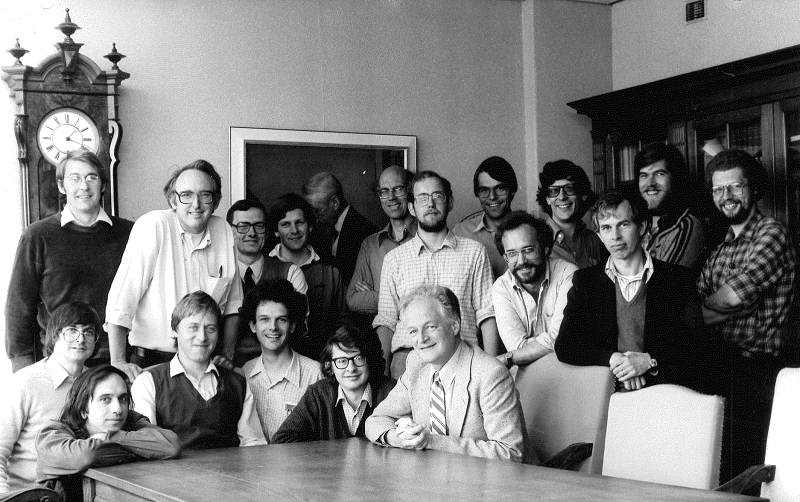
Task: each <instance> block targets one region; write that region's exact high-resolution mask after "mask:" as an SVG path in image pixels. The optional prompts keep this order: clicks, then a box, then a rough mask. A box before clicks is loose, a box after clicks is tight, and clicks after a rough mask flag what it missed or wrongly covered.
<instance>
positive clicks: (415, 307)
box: [366, 284, 535, 462]
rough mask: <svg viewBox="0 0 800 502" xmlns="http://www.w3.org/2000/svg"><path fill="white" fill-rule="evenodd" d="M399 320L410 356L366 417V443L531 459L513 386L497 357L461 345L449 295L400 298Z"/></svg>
mask: <svg viewBox="0 0 800 502" xmlns="http://www.w3.org/2000/svg"><path fill="white" fill-rule="evenodd" d="M400 317H401V319H402V320H403V321H404V322H405V323H407V326H408V328H409V331H410V335H411V337H412V340H413V345H414V351H413V352H412V353H411V354H410V355H409V356H408V364H407V366H406V371H405V373H403V376H402V377H401V378H400V381H399V382H398V383H397V385H396V386H395V388H394V389H393V390H392V391H391V392H390V393H389V395H388V396H387V397H386V399H385V400H384V401H383V402H381V404H379V405H378V406H377V407H376V408H375V411H374V412H373V414H372V416H371V417H370V418H369V419H367V423H366V435H367V438H369V439H370V440H371V441H372V442H374V443H376V444H379V445H382V446H393V447H396V448H405V449H416V450H422V449H426V448H429V449H433V450H442V451H449V452H451V453H460V454H462V455H470V456H475V457H484V458H494V459H501V460H511V461H515V462H521V461H523V460H526V461H535V459H533V458H531V457H530V456H526V453H528V452H526V448H525V445H526V437H527V433H526V431H525V422H524V420H523V417H522V408H521V407H520V404H519V398H518V394H517V390H516V388H515V387H514V381H513V379H512V378H511V375H510V374H509V372H508V370H507V369H506V368H505V367H504V366H503V364H502V363H500V362H499V361H498V360H497V359H495V358H493V357H491V356H490V355H488V354H487V353H485V352H484V351H482V350H480V349H479V348H477V347H476V346H475V345H473V344H471V343H469V342H465V341H463V340H461V337H460V336H459V331H460V328H461V309H460V307H459V303H458V298H457V297H456V295H455V294H454V293H453V292H452V291H450V290H449V289H447V288H445V287H442V286H433V285H427V284H426V285H422V286H419V287H417V288H415V289H414V290H412V291H411V292H410V293H409V294H408V295H407V296H405V297H404V298H403V299H402V300H401V302H400Z"/></svg>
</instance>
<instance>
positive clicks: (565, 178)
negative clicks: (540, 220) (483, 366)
mask: <svg viewBox="0 0 800 502" xmlns="http://www.w3.org/2000/svg"><path fill="white" fill-rule="evenodd" d="M539 185H540V186H539V190H538V191H537V192H536V202H538V203H539V206H540V207H541V208H542V211H544V213H545V214H544V215H543V216H544V219H545V222H546V223H547V224H548V225H550V228H552V229H553V235H554V237H553V250H552V255H553V256H555V257H557V258H561V259H563V260H567V261H568V262H570V263H574V264H575V265H577V266H578V268H586V267H591V266H594V265H598V264H601V263H605V262H606V260H607V259H608V251H607V250H606V248H605V246H603V243H602V241H601V240H600V238H599V237H598V236H597V234H596V233H595V232H593V231H592V230H591V229H590V228H589V227H587V226H586V223H584V221H583V215H584V214H586V211H587V210H588V209H589V208H590V207H592V204H594V201H595V200H597V195H595V193H594V192H592V187H591V185H590V184H589V178H588V177H587V176H586V172H585V171H584V170H583V168H582V167H580V166H578V165H575V164H574V163H572V162H571V161H569V160H563V159H562V160H554V161H552V162H548V163H547V164H545V165H544V168H543V169H542V172H541V174H540V175H539Z"/></svg>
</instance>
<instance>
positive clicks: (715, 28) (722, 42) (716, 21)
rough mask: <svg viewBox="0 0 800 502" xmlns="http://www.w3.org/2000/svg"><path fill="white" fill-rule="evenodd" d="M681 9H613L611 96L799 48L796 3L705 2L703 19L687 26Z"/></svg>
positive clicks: (677, 2)
mask: <svg viewBox="0 0 800 502" xmlns="http://www.w3.org/2000/svg"><path fill="white" fill-rule="evenodd" d="M685 5H686V2H685V1H684V0H626V1H624V2H620V3H616V4H614V6H613V7H612V33H613V47H614V49H613V68H614V89H615V90H617V89H622V88H625V87H630V86H634V85H638V84H643V83H646V82H652V81H654V80H659V79H662V78H666V77H671V76H674V75H680V74H682V73H687V72H690V71H695V70H700V69H703V68H707V67H710V66H715V65H719V64H723V63H727V62H730V61H736V60H738V59H742V58H746V57H750V56H755V55H758V54H762V53H765V52H770V51H773V50H777V49H782V48H784V47H789V46H792V45H796V44H800V29H799V28H800V2H798V1H797V0H707V2H706V7H707V18H706V19H705V20H703V21H699V22H695V23H691V24H688V25H686V24H684V19H685V15H684V10H685Z"/></svg>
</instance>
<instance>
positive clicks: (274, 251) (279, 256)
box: [269, 242, 320, 267]
mask: <svg viewBox="0 0 800 502" xmlns="http://www.w3.org/2000/svg"><path fill="white" fill-rule="evenodd" d="M307 247H308V250H309V251H311V256H309V257H308V260H306V261H304V262H303V263H301V264H300V266H301V267H305V266H306V265H310V264H312V263H314V262H315V261H319V260H320V257H319V255H318V254H317V252H316V251H314V248H313V247H311V245H310V244H309V245H308V246H307ZM282 251H283V246H281V243H280V242H279V243H277V244H276V245H275V247H274V248H272V251H270V252H269V256H274V257H275V258H277V259H279V260H280V261H282V262H287V263H288V262H290V261H292V260H290V259H289V258H286V257H285V256H283V253H282Z"/></svg>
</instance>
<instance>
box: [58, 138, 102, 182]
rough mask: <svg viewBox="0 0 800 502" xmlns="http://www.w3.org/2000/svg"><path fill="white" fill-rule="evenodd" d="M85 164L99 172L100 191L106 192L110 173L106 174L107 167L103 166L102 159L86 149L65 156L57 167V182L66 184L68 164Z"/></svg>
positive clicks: (71, 151) (79, 149) (73, 151)
mask: <svg viewBox="0 0 800 502" xmlns="http://www.w3.org/2000/svg"><path fill="white" fill-rule="evenodd" d="M70 161H72V162H85V163H86V164H89V165H90V166H92V167H93V168H94V169H95V171H97V176H99V177H100V191H101V192H103V191H105V189H106V187H107V186H108V173H107V172H106V167H105V166H104V165H103V161H101V160H100V157H98V156H97V155H95V154H93V153H92V152H90V151H89V150H86V149H85V148H78V149H76V150H70V151H69V152H67V154H66V155H65V156H64V158H63V159H61V161H60V162H59V163H58V165H57V166H56V180H57V181H59V182H61V183H64V171H65V170H66V168H67V162H70Z"/></svg>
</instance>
